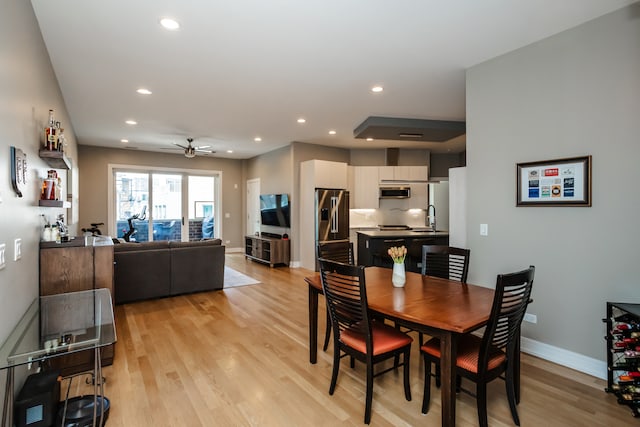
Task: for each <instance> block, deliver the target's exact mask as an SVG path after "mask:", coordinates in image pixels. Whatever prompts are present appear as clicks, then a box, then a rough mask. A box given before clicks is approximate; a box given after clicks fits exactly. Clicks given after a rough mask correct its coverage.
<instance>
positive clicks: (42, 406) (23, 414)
mask: <svg viewBox="0 0 640 427" xmlns="http://www.w3.org/2000/svg"><path fill="white" fill-rule="evenodd" d="M59 376H60V372H58V371H49V372H39V373H37V374H32V375H29V376H28V377H27V379H26V381H25V382H24V385H23V386H22V389H21V390H20V393H18V398H17V399H16V401H15V424H16V427H49V426H52V425H53V423H54V421H55V419H56V412H57V409H58V402H59V401H60V381H58V377H59Z"/></svg>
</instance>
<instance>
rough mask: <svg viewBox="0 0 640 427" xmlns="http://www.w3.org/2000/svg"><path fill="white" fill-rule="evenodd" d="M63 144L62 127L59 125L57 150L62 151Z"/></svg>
mask: <svg viewBox="0 0 640 427" xmlns="http://www.w3.org/2000/svg"><path fill="white" fill-rule="evenodd" d="M58 123H60V122H58ZM64 145H65V137H64V129H63V128H60V127H59V128H58V151H60V152H63V151H64Z"/></svg>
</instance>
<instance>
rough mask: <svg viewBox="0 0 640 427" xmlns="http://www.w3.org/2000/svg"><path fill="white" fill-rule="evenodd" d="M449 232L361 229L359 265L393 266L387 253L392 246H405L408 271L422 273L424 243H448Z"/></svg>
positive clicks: (359, 236)
mask: <svg viewBox="0 0 640 427" xmlns="http://www.w3.org/2000/svg"><path fill="white" fill-rule="evenodd" d="M448 244H449V234H448V233H442V232H418V231H407V230H398V231H359V232H358V245H357V248H358V261H357V262H358V265H364V266H371V265H373V266H377V267H387V268H391V267H392V266H393V261H392V260H391V257H389V255H388V254H387V251H388V249H389V248H390V247H392V246H403V245H404V246H405V247H406V248H407V257H406V258H405V266H406V269H407V271H413V272H416V273H420V271H421V266H422V246H423V245H445V246H446V245H448Z"/></svg>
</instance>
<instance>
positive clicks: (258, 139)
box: [253, 136, 262, 142]
mask: <svg viewBox="0 0 640 427" xmlns="http://www.w3.org/2000/svg"><path fill="white" fill-rule="evenodd" d="M253 140H254V141H255V142H262V138H260V137H259V136H256V137H255V138H253Z"/></svg>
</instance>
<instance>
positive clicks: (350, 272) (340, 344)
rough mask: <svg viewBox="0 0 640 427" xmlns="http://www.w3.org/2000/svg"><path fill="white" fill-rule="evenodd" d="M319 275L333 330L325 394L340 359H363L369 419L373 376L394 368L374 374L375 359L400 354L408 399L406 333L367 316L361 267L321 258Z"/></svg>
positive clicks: (408, 339) (333, 385)
mask: <svg viewBox="0 0 640 427" xmlns="http://www.w3.org/2000/svg"><path fill="white" fill-rule="evenodd" d="M319 262H320V277H321V280H322V290H323V292H324V296H325V299H326V301H327V309H328V310H329V314H330V317H331V324H332V327H333V330H334V334H333V373H332V375H331V385H330V386H329V394H330V395H333V392H334V391H335V388H336V382H337V379H338V372H339V370H340V359H341V358H342V357H344V356H350V357H351V358H352V360H353V359H357V360H360V361H362V362H364V363H366V365H367V366H366V372H367V389H366V398H365V410H364V422H365V424H369V422H370V421H371V403H372V399H373V378H374V377H376V376H378V375H381V374H383V373H385V372H388V371H390V370H393V369H395V367H393V366H392V367H390V368H388V369H385V370H382V371H380V372H377V373H375V374H374V372H373V371H374V369H373V368H374V365H375V364H377V363H378V362H382V361H384V360H387V359H390V358H393V357H394V356H395V355H397V354H398V355H399V354H403V361H402V365H403V367H404V369H403V370H404V394H405V398H406V399H407V400H411V388H410V384H409V366H410V359H409V358H410V354H411V342H412V341H413V340H412V338H411V337H410V336H408V335H407V334H405V333H402V332H400V331H398V330H396V329H395V328H393V327H392V326H389V325H385V324H384V323H383V322H378V321H374V320H371V319H370V316H369V310H368V306H367V290H366V284H365V276H364V267H363V266H354V265H349V264H342V263H338V262H335V261H330V260H326V259H323V258H321V259H320V260H319Z"/></svg>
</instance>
